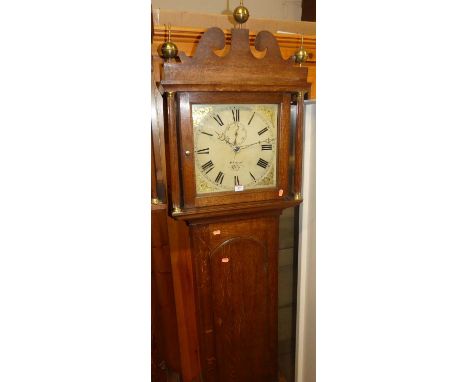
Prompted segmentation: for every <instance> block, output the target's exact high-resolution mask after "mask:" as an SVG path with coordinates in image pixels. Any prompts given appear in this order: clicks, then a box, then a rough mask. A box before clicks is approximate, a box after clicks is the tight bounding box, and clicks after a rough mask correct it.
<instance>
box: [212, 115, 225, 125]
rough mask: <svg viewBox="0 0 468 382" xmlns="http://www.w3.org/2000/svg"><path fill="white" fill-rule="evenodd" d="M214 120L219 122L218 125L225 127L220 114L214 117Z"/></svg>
mask: <svg viewBox="0 0 468 382" xmlns="http://www.w3.org/2000/svg"><path fill="white" fill-rule="evenodd" d="M212 117H213V119H214V120H215V121H216V122H218V125H219V126H224V122H223V120H222V119H221V117H220V116H219V114H216V115H212Z"/></svg>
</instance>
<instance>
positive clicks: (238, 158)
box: [192, 104, 278, 195]
mask: <svg viewBox="0 0 468 382" xmlns="http://www.w3.org/2000/svg"><path fill="white" fill-rule="evenodd" d="M192 120H193V135H194V137H193V138H194V139H193V140H194V144H195V148H194V155H195V175H196V180H195V183H196V191H197V194H199V195H200V194H207V193H213V192H226V191H244V190H252V189H260V188H272V187H276V163H277V160H276V157H277V137H278V105H277V104H239V105H234V104H204V105H201V104H193V105H192Z"/></svg>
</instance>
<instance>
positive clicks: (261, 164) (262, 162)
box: [257, 158, 268, 168]
mask: <svg viewBox="0 0 468 382" xmlns="http://www.w3.org/2000/svg"><path fill="white" fill-rule="evenodd" d="M257 166H260V167H263V168H267V166H268V162H267V161H266V160H265V159H262V158H260V159H259V160H258V162H257Z"/></svg>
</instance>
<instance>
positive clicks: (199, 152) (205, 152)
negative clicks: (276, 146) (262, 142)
mask: <svg viewBox="0 0 468 382" xmlns="http://www.w3.org/2000/svg"><path fill="white" fill-rule="evenodd" d="M270 146H271V145H270ZM209 153H210V148H209V147H207V148H206V149H200V150H197V154H209Z"/></svg>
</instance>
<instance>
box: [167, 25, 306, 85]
mask: <svg viewBox="0 0 468 382" xmlns="http://www.w3.org/2000/svg"><path fill="white" fill-rule="evenodd" d="M226 40H227V39H226V36H225V34H224V32H223V31H222V30H221V29H219V28H210V29H208V30H207V31H206V32H205V33H204V34H203V36H202V37H201V39H200V42H199V43H198V46H197V49H196V51H195V54H194V56H193V57H191V58H190V57H187V56H185V54H183V53H181V54H180V62H171V63H165V64H164V67H163V73H162V81H161V84H162V85H163V87H165V88H168V89H169V88H173V89H174V90H182V89H183V88H184V85H185V86H186V88H187V90H252V89H253V88H255V89H254V90H257V88H258V89H259V90H262V89H263V90H275V89H276V90H278V91H280V90H291V91H300V90H304V89H307V88H308V84H307V69H306V68H301V67H298V66H296V65H295V64H294V62H293V60H292V59H289V60H284V59H283V57H282V56H281V52H280V48H279V46H278V43H277V41H276V39H275V37H274V36H273V34H271V33H270V32H268V31H262V32H259V33H258V34H257V36H256V38H255V42H254V46H253V47H251V46H250V43H249V31H248V30H247V29H232V30H231V39H230V44H228V45H230V46H229V47H228V48H226V49H225V46H226V44H227V43H228V42H229V41H226ZM252 49H255V50H257V51H258V52H262V53H263V57H262V58H256V57H255V55H254V54H253V52H252ZM222 50H227V52H226V53H225V54H224V55H220V53H219V51H222ZM216 51H218V52H217V53H216ZM261 55H262V54H261Z"/></svg>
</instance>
